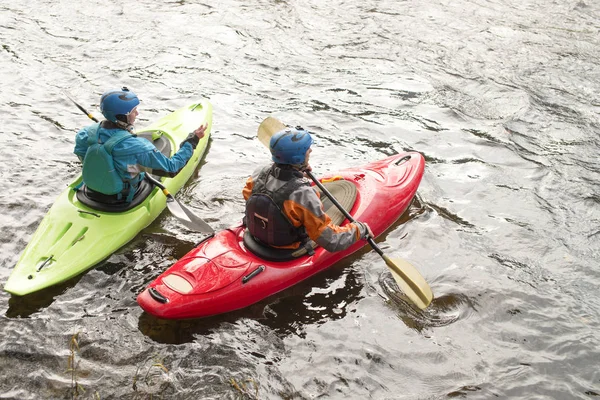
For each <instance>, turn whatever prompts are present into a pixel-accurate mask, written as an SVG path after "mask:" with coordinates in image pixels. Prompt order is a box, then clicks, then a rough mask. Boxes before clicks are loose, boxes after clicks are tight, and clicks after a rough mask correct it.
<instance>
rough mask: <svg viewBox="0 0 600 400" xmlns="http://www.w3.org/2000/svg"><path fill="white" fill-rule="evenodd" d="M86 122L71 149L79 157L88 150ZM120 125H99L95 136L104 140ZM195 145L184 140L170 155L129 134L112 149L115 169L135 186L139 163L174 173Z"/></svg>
mask: <svg viewBox="0 0 600 400" xmlns="http://www.w3.org/2000/svg"><path fill="white" fill-rule="evenodd" d="M91 126H93V125H89V126H86V127H85V128H83V129H81V130H80V131H79V132H77V136H76V137H75V149H74V151H73V152H74V153H75V154H76V155H77V156H78V157H79V159H80V160H81V161H83V159H84V158H85V155H86V152H87V150H88V129H89V128H90V127H91ZM118 131H120V129H106V128H103V127H102V126H100V128H99V129H98V136H99V138H100V141H101V142H102V143H105V142H106V141H107V140H108V139H109V138H110V137H111V136H112V135H113V134H115V133H116V132H118ZM193 152H194V149H193V147H192V145H191V144H190V143H187V142H186V143H184V144H183V146H182V147H181V148H180V149H179V151H177V153H175V154H174V155H173V156H172V157H171V158H168V157H166V156H165V155H164V154H162V153H161V152H160V151H159V150H158V149H157V148H156V147H154V145H153V144H152V143H150V141H148V140H146V139H143V138H138V137H136V136H133V135H132V136H131V138H127V139H125V140H123V141H122V142H119V143H118V144H117V145H116V146H115V147H114V149H113V152H112V154H113V161H114V164H115V168H116V170H117V173H118V174H119V176H120V177H121V179H123V181H124V182H126V183H128V184H129V185H131V187H132V188H133V189H134V190H135V189H136V188H137V186H138V183H139V181H140V180H141V179H142V177H143V175H141V173H142V172H143V170H142V169H141V167H147V168H152V169H156V170H162V171H165V172H169V173H177V172H179V170H180V169H181V168H183V167H184V166H185V164H186V163H187V162H188V160H189V159H190V158H191V157H192V154H193Z"/></svg>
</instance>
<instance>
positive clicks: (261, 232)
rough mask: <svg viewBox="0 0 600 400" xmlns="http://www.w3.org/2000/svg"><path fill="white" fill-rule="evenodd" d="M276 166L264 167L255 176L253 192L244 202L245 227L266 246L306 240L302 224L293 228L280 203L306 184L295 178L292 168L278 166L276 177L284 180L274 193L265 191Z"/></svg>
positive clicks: (286, 244)
mask: <svg viewBox="0 0 600 400" xmlns="http://www.w3.org/2000/svg"><path fill="white" fill-rule="evenodd" d="M273 168H276V167H275V164H273V166H272V167H265V168H264V169H263V170H262V171H261V172H260V173H259V175H258V177H257V179H256V181H255V182H254V186H253V188H252V194H251V195H250V197H249V198H248V200H247V201H246V216H245V218H244V221H245V224H246V227H247V229H248V231H249V232H250V234H252V236H254V238H255V239H258V241H259V242H260V243H262V244H264V245H268V246H275V247H278V246H288V245H290V244H292V243H296V242H299V241H300V242H305V241H307V240H308V235H307V234H306V230H305V229H304V227H303V226H301V227H298V228H296V227H295V226H294V225H293V224H292V223H291V222H290V220H289V219H288V217H287V216H286V215H285V214H284V212H283V203H284V201H286V200H288V199H289V197H290V195H291V194H292V193H293V192H294V191H295V190H296V189H298V188H299V187H300V186H302V185H309V183H307V182H303V181H302V180H301V179H298V176H297V174H295V173H294V172H295V171H293V170H286V169H281V170H280V173H279V176H278V177H277V179H280V180H283V181H287V182H286V183H285V184H284V185H283V186H282V187H281V188H280V189H278V190H277V191H275V192H272V191H270V190H267V180H268V179H269V177H271V178H273V176H272V171H273Z"/></svg>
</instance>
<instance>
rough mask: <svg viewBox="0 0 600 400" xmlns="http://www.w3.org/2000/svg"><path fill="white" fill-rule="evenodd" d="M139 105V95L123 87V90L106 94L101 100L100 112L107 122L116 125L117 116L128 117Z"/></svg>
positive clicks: (110, 91)
mask: <svg viewBox="0 0 600 400" xmlns="http://www.w3.org/2000/svg"><path fill="white" fill-rule="evenodd" d="M138 104H140V100H139V99H138V97H137V95H136V94H135V93H133V92H130V91H129V89H127V88H126V87H123V88H122V89H121V90H109V91H107V92H104V94H103V95H102V97H101V98H100V111H101V112H102V115H104V117H105V118H106V119H107V120H109V121H112V122H115V123H116V122H117V115H128V114H129V113H130V112H131V110H133V109H134V108H135V107H137V105H138ZM123 122H125V121H123Z"/></svg>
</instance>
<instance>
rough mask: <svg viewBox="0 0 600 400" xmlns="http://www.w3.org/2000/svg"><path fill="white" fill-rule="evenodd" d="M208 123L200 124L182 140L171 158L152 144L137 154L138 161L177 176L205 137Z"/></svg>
mask: <svg viewBox="0 0 600 400" xmlns="http://www.w3.org/2000/svg"><path fill="white" fill-rule="evenodd" d="M206 127H207V126H206V125H200V127H198V128H196V129H195V130H194V131H192V132H191V133H190V134H189V135H188V137H187V138H186V139H185V140H184V141H183V142H181V145H180V147H179V150H178V151H177V153H175V154H173V156H172V157H171V158H169V157H167V156H165V155H164V154H162V153H161V152H160V151H158V149H156V148H155V147H154V146H152V145H150V146H151V147H148V148H146V149H145V151H142V152H140V153H138V154H137V155H136V158H137V163H138V164H139V165H142V166H144V167H147V168H152V169H153V170H160V171H164V172H167V173H169V174H171V176H175V175H176V174H177V173H178V172H179V171H180V170H181V169H182V168H183V167H184V166H185V165H186V164H187V162H188V161H189V159H190V158H191V157H192V154H193V153H194V150H195V149H196V146H197V145H198V143H199V142H200V139H202V138H203V137H204V132H205V131H206Z"/></svg>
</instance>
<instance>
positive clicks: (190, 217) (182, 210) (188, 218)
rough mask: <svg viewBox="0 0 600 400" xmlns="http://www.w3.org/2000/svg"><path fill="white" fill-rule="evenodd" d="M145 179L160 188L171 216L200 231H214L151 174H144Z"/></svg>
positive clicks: (208, 232) (210, 232) (209, 232)
mask: <svg viewBox="0 0 600 400" xmlns="http://www.w3.org/2000/svg"><path fill="white" fill-rule="evenodd" d="M146 179H147V180H148V181H149V182H150V183H152V184H153V185H155V186H157V187H158V188H160V189H161V190H162V192H163V193H164V195H165V196H166V197H167V208H168V209H169V211H170V212H171V214H173V216H174V217H175V218H177V219H178V220H180V221H181V222H182V223H183V224H184V225H185V226H187V227H188V228H190V229H192V230H194V231H198V232H200V233H207V234H212V233H215V230H214V229H213V228H211V226H210V225H208V224H207V223H206V222H204V220H202V219H200V218H199V217H197V216H196V215H194V213H192V211H191V210H190V209H189V208H187V207H186V206H184V205H183V204H181V203H180V202H178V201H177V199H175V197H173V195H172V194H171V193H169V191H168V190H167V188H166V187H165V186H164V185H163V184H162V183H160V182H159V181H158V180H156V179H154V177H152V175H150V174H146Z"/></svg>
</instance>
